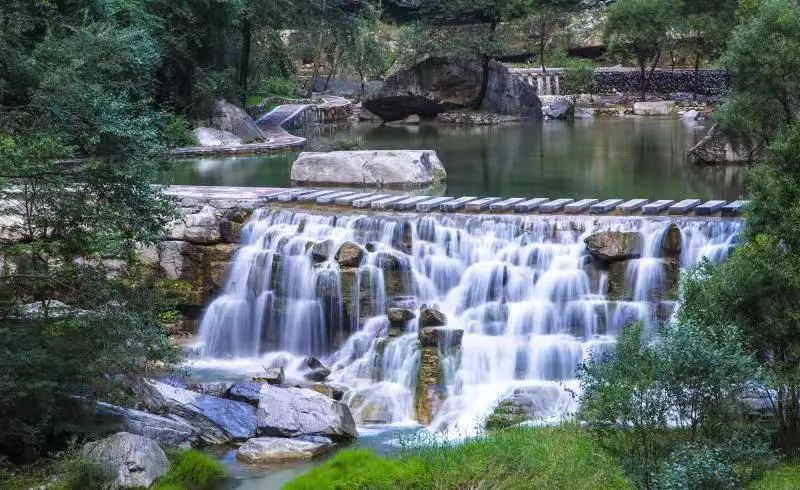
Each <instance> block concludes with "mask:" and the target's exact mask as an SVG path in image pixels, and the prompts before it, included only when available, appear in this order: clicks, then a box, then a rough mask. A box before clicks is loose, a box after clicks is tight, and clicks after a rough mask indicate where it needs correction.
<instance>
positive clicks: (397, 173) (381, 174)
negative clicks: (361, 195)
mask: <svg viewBox="0 0 800 490" xmlns="http://www.w3.org/2000/svg"><path fill="white" fill-rule="evenodd" d="M446 178H447V172H446V171H445V169H444V166H443V165H442V162H441V161H440V160H439V157H438V156H437V155H436V152H435V151H433V150H364V151H331V152H325V153H323V152H303V153H300V156H299V157H297V160H295V162H294V163H293V164H292V171H291V179H292V181H293V182H296V183H299V184H339V185H359V186H363V185H367V186H386V187H418V186H426V185H431V184H437V183H440V182H442V181H444V180H445V179H446Z"/></svg>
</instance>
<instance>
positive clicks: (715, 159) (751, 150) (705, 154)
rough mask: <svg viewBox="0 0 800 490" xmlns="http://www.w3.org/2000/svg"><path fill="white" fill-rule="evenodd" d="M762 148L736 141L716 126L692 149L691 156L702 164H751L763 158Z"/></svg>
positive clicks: (746, 142)
mask: <svg viewBox="0 0 800 490" xmlns="http://www.w3.org/2000/svg"><path fill="white" fill-rule="evenodd" d="M762 154H763V152H762V150H761V148H759V147H758V146H755V145H753V144H751V143H750V142H748V141H744V140H742V141H735V140H733V139H732V138H729V137H728V136H726V135H725V134H724V133H723V132H722V130H721V129H720V128H719V126H717V125H716V124H715V125H713V126H711V129H709V130H708V134H707V135H706V136H705V137H704V138H703V139H701V140H700V142H699V143H697V144H696V145H695V146H694V147H692V149H690V150H689V156H690V157H692V158H694V159H695V160H696V161H698V162H701V163H711V164H716V163H749V162H753V161H757V160H759V159H760V158H761V156H762Z"/></svg>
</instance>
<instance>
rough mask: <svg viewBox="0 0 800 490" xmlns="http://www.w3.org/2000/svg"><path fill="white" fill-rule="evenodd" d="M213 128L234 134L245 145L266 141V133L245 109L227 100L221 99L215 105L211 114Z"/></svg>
mask: <svg viewBox="0 0 800 490" xmlns="http://www.w3.org/2000/svg"><path fill="white" fill-rule="evenodd" d="M211 127H212V128H214V129H218V130H220V131H225V132H228V133H232V134H233V135H234V136H236V137H237V138H239V139H241V140H242V142H243V143H254V142H259V141H264V140H265V139H266V138H265V137H264V133H262V132H261V130H260V129H259V128H258V126H257V125H256V123H255V121H253V119H252V118H251V117H250V115H249V114H247V112H245V110H244V109H242V108H241V107H237V106H235V105H233V104H231V103H230V102H228V101H227V100H225V99H220V100H218V101H217V102H216V104H214V108H213V110H212V112H211Z"/></svg>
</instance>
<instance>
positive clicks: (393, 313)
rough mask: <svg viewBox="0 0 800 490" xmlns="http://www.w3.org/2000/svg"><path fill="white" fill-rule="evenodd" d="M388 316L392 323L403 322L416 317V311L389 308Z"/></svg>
mask: <svg viewBox="0 0 800 490" xmlns="http://www.w3.org/2000/svg"><path fill="white" fill-rule="evenodd" d="M387 318H388V319H389V322H390V323H402V322H407V321H409V320H413V319H414V312H413V311H411V310H409V309H406V308H389V312H388V314H387Z"/></svg>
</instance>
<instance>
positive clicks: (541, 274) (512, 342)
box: [197, 210, 741, 432]
mask: <svg viewBox="0 0 800 490" xmlns="http://www.w3.org/2000/svg"><path fill="white" fill-rule="evenodd" d="M740 227H741V223H740V222H739V221H737V220H723V219H717V218H709V219H705V220H703V219H697V218H674V219H672V218H665V217H652V218H644V217H588V216H570V217H567V216H524V217H518V216H508V217H497V216H495V217H477V216H476V217H471V216H464V215H391V214H387V215H369V216H360V215H344V216H335V215H327V214H311V213H306V212H295V211H291V210H261V211H259V212H257V213H256V214H255V215H254V217H253V219H252V220H251V221H250V222H249V223H248V224H247V225H246V226H245V227H244V229H243V231H242V234H241V236H242V238H241V248H240V250H239V251H238V253H237V254H236V256H235V257H234V259H233V262H232V264H231V266H230V269H229V276H228V280H227V284H226V286H225V288H224V291H223V292H222V294H221V295H220V296H219V297H218V298H217V299H215V300H214V301H213V302H212V303H211V304H210V305H209V306H208V309H207V311H206V313H205V316H204V318H203V320H202V323H201V326H200V332H199V336H198V345H197V353H198V354H197V355H198V357H199V360H200V361H202V362H203V363H204V365H209V364H212V365H213V364H217V365H219V366H225V365H226V363H227V365H231V366H239V367H241V366H242V365H243V363H246V362H247V361H252V365H253V366H258V367H260V366H266V367H271V366H283V367H284V369H285V370H286V373H287V377H288V378H290V379H296V380H299V381H300V382H307V381H303V374H304V372H305V370H307V367H305V366H304V359H305V358H306V357H307V356H315V357H317V358H319V359H321V360H322V362H323V363H324V364H325V365H326V366H328V367H329V368H330V369H331V371H332V373H331V375H330V376H329V377H328V379H327V380H326V381H325V383H327V384H329V385H332V386H335V387H336V388H338V389H341V390H343V392H344V397H343V400H344V401H345V402H346V403H348V404H349V405H350V407H351V409H352V411H353V414H354V417H355V418H356V420H357V422H358V423H361V424H370V423H376V424H399V423H413V422H415V421H418V420H422V421H423V422H425V423H426V424H428V425H429V427H430V428H432V429H440V428H445V427H446V428H448V429H458V430H459V431H462V432H470V431H471V430H472V429H473V428H474V427H475V426H476V425H477V424H479V423H480V421H481V420H483V419H485V417H486V416H487V415H489V414H490V413H491V412H492V410H493V409H494V408H495V407H496V406H497V404H498V403H499V402H501V401H504V400H512V401H513V402H514V403H517V404H519V405H520V406H521V407H523V409H524V411H525V413H526V414H527V415H528V417H529V418H530V419H532V420H539V421H548V420H555V419H558V418H559V417H562V416H564V415H565V414H566V413H568V412H569V411H570V410H573V409H574V408H575V407H574V403H575V402H574V399H573V397H572V396H571V394H570V391H569V390H576V389H577V388H578V386H577V380H576V376H577V369H578V366H579V365H580V364H581V363H582V362H584V361H585V360H586V359H588V358H589V357H590V356H603V355H605V354H607V353H608V352H610V351H612V350H613V349H614V345H615V340H616V337H617V335H618V334H619V332H620V330H621V329H622V328H623V327H624V326H625V325H626V324H628V323H630V322H632V321H643V322H644V323H645V325H647V327H648V328H649V329H650V331H651V332H657V328H658V326H659V325H660V324H662V323H664V322H665V321H667V320H668V319H669V318H670V316H671V315H672V313H673V311H674V307H675V302H676V300H677V285H678V280H679V275H680V271H681V270H682V269H685V268H686V267H689V266H691V265H692V264H695V263H697V262H698V261H699V260H701V259H703V258H708V259H709V260H712V261H718V260H722V259H724V258H725V257H726V256H727V254H728V253H729V251H730V249H731V247H733V246H734V245H735V243H736V239H737V235H738V233H739V230H740ZM598 232H619V233H622V234H630V235H634V236H636V237H638V238H637V240H638V242H637V243H639V245H640V246H639V248H638V249H637V250H636V253H631V254H630V256H626V257H621V258H619V259H613V260H611V259H602V258H598V257H595V256H593V255H591V254H590V253H589V251H588V250H587V246H586V244H585V240H586V239H587V238H588V237H590V236H592V235H593V234H595V233H598ZM345 248H347V250H348V251H349V253H347V254H345V253H341V254H340V253H339V252H340V249H342V250H344V249H345ZM345 255H347V257H344V256H345ZM425 307H429V308H434V309H436V310H438V311H439V312H441V313H442V314H443V315H444V317H445V318H446V321H445V323H446V324H445V325H444V326H441V327H436V328H433V329H432V330H431V329H430V328H426V329H422V330H421V329H420V328H419V327H418V322H417V320H416V319H411V320H407V321H406V320H403V321H402V322H400V323H398V321H397V320H396V319H395V320H392V321H390V320H389V318H390V317H391V313H392V312H393V311H394V312H397V311H402V312H408V315H410V316H409V318H410V317H412V316H417V317H419V315H420V311H421V309H422V308H425ZM243 374H244V373H243ZM307 383H308V382H307Z"/></svg>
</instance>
